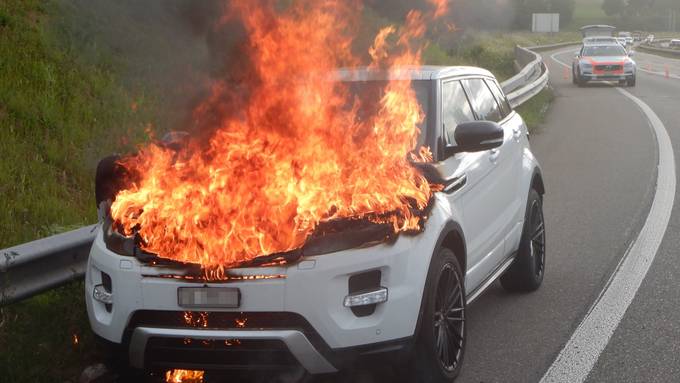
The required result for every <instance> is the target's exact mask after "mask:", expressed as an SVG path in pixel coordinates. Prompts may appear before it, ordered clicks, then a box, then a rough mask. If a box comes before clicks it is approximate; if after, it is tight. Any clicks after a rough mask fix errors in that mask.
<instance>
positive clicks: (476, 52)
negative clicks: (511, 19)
mask: <svg viewBox="0 0 680 383" xmlns="http://www.w3.org/2000/svg"><path fill="white" fill-rule="evenodd" d="M578 40H580V34H578V33H576V32H565V33H555V34H548V33H545V34H541V33H529V32H514V33H499V32H495V33H489V32H478V33H472V32H470V33H466V34H465V35H463V36H461V37H460V38H459V39H458V40H456V41H455V43H454V44H451V45H450V48H449V49H444V48H443V47H442V45H443V44H439V43H436V42H432V43H430V44H429V45H428V46H427V48H426V49H425V51H424V53H423V60H424V62H425V63H426V64H432V65H472V66H479V67H483V68H486V69H488V70H489V71H491V72H492V73H493V74H494V75H495V76H496V77H497V78H498V80H499V81H503V80H506V79H508V78H510V77H512V76H513V75H514V74H515V67H514V61H515V51H514V47H515V46H517V45H520V46H525V47H530V46H536V45H546V44H556V43H562V42H568V41H578Z"/></svg>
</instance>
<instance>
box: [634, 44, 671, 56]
mask: <svg viewBox="0 0 680 383" xmlns="http://www.w3.org/2000/svg"><path fill="white" fill-rule="evenodd" d="M638 49H640V50H642V51H645V52H648V53H655V54H660V55H665V56H675V57H680V49H672V48H661V47H657V46H654V45H650V44H640V45H638Z"/></svg>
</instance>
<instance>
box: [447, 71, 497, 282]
mask: <svg viewBox="0 0 680 383" xmlns="http://www.w3.org/2000/svg"><path fill="white" fill-rule="evenodd" d="M479 80H480V81H482V80H481V79H479ZM465 81H468V80H467V79H464V80H445V81H442V84H441V121H442V127H441V128H442V131H441V132H442V133H441V134H442V135H443V140H444V143H445V145H448V146H455V145H456V142H455V138H454V133H455V129H456V126H458V124H460V123H463V122H468V121H474V120H475V119H478V116H477V115H476V114H475V112H474V110H473V109H472V105H473V104H472V103H471V102H470V101H471V99H469V98H468V92H466V87H465V86H464V85H463V82H465ZM475 84H476V83H475ZM482 85H483V82H482ZM491 98H492V99H493V96H491ZM487 101H488V100H487ZM494 102H495V101H494ZM487 107H488V105H487ZM488 114H490V113H488V111H487V113H485V115H488ZM499 149H502V147H501V148H499ZM499 156H500V151H499V150H493V151H491V150H487V151H483V152H476V153H457V154H455V155H453V156H451V157H449V158H445V159H443V160H442V161H441V163H440V165H441V166H440V167H439V169H440V172H441V173H442V175H443V176H444V177H445V178H446V179H448V180H450V181H452V185H458V186H457V188H455V189H445V190H444V192H445V193H446V195H447V198H448V199H449V201H450V202H451V204H452V205H455V206H458V207H459V209H460V211H461V213H462V220H463V222H462V226H463V229H464V231H465V239H466V244H467V258H468V260H467V272H466V278H465V280H466V289H467V293H468V294H470V293H471V292H472V291H474V290H475V289H476V288H477V287H479V285H480V283H482V282H483V281H484V279H485V277H486V276H488V275H489V274H490V273H491V272H492V271H493V269H494V265H493V264H492V262H490V260H491V259H498V258H500V257H501V253H502V252H503V251H504V248H503V245H504V242H503V241H504V236H503V235H502V233H501V232H500V231H499V229H498V228H497V224H494V222H495V221H496V220H497V215H498V211H499V210H498V209H499V208H500V207H501V205H502V201H501V200H499V198H498V196H499V194H498V192H499V190H498V188H499V187H500V184H499V182H498V180H497V177H496V175H495V173H496V171H497V169H498V167H497V163H498V157H499Z"/></svg>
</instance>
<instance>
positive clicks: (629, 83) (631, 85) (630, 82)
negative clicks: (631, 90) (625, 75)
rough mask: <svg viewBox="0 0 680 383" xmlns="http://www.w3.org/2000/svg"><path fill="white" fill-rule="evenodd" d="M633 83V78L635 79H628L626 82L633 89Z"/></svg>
mask: <svg viewBox="0 0 680 383" xmlns="http://www.w3.org/2000/svg"><path fill="white" fill-rule="evenodd" d="M635 81H636V78H635V77H632V78H630V79H629V80H628V86H630V87H635Z"/></svg>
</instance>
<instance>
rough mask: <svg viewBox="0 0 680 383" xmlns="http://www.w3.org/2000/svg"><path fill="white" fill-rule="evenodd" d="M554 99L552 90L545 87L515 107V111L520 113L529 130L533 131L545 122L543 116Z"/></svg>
mask: <svg viewBox="0 0 680 383" xmlns="http://www.w3.org/2000/svg"><path fill="white" fill-rule="evenodd" d="M554 99H555V96H554V94H553V92H552V90H551V89H550V88H545V89H543V90H542V91H541V92H540V93H539V94H537V95H536V96H534V97H533V98H531V99H530V100H529V101H527V102H525V103H524V104H523V105H521V106H519V107H518V108H517V112H518V113H519V114H520V115H522V118H523V119H524V122H525V123H526V124H527V127H528V128H529V132H531V133H535V132H537V131H538V130H539V129H540V126H541V125H542V124H543V122H545V117H546V115H547V114H548V110H549V108H550V105H551V104H552V102H553V101H554Z"/></svg>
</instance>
